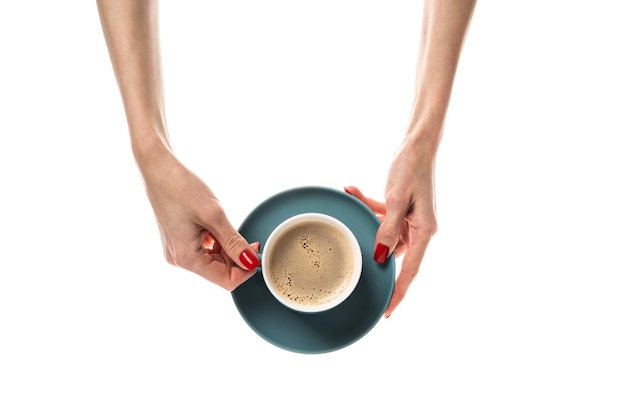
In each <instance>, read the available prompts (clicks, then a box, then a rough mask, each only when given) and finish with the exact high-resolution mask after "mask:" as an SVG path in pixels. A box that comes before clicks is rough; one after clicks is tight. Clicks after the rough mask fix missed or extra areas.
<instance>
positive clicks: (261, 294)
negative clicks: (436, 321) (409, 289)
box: [232, 187, 395, 354]
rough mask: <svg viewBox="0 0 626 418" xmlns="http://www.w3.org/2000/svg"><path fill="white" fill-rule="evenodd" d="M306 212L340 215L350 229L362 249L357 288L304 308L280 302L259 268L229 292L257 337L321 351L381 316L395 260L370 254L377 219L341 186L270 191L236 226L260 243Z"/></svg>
mask: <svg viewBox="0 0 626 418" xmlns="http://www.w3.org/2000/svg"><path fill="white" fill-rule="evenodd" d="M306 212H319V213H324V214H327V215H330V216H333V217H335V218H337V219H339V220H340V221H341V222H343V223H344V224H346V226H347V227H348V228H350V229H351V230H352V232H353V233H354V235H355V236H356V238H357V240H358V241H359V245H360V246H361V252H362V253H363V271H362V274H361V279H360V280H359V284H358V285H357V287H356V289H355V290H354V292H353V293H352V295H350V297H348V299H346V300H345V301H344V302H343V303H342V304H340V305H339V306H337V307H335V308H333V309H330V310H328V311H325V312H321V313H302V312H297V311H294V310H292V309H289V308H287V307H286V306H284V305H282V304H281V303H280V302H278V301H277V300H276V299H275V298H274V297H273V296H272V294H271V293H270V291H269V290H268V289H267V287H266V285H265V283H264V281H263V277H262V275H261V272H260V271H258V272H257V273H256V274H255V275H254V276H253V277H252V278H250V279H249V280H248V281H246V282H245V283H243V284H242V285H241V286H239V287H238V288H237V289H235V290H234V291H233V292H232V296H233V300H234V302H235V305H236V307H237V309H238V310H239V313H240V314H241V316H242V317H243V319H244V320H245V321H246V323H247V324H248V325H249V326H250V328H252V329H253V330H254V331H255V332H256V333H257V334H258V335H259V336H260V337H262V338H264V339H265V340H266V341H268V342H270V343H271V344H274V345H275V346H277V347H280V348H283V349H285V350H289V351H294V352H298V353H309V354H319V353H326V352H330V351H335V350H339V349H341V348H344V347H347V346H348V345H350V344H352V343H354V342H356V341H357V340H359V339H360V338H361V337H363V336H364V335H365V334H367V333H368V332H369V331H370V330H371V329H372V328H373V327H374V326H375V325H376V323H377V322H378V321H379V320H380V318H381V317H382V315H383V313H384V311H385V308H386V307H387V304H388V303H389V300H390V299H391V293H392V292H393V285H394V280H395V261H394V258H393V257H390V258H389V259H388V260H387V262H386V263H385V264H382V265H381V264H379V263H377V262H375V261H374V260H373V254H374V239H375V237H376V231H377V230H378V226H379V225H380V221H379V220H378V218H377V217H376V215H374V213H373V212H372V211H371V210H370V209H369V208H368V207H367V206H365V205H364V204H363V203H362V202H361V201H360V200H358V199H356V198H355V197H353V196H351V195H349V194H347V193H345V192H343V191H339V190H335V189H330V188H324V187H302V188H296V189H291V190H287V191H284V192H282V193H279V194H277V195H274V196H272V197H270V198H269V199H267V200H266V201H264V202H263V203H261V204H260V205H259V206H257V207H256V208H255V209H254V210H253V211H252V212H251V213H250V214H249V215H248V217H247V218H246V219H245V220H244V222H243V223H242V224H241V227H240V228H239V232H240V233H241V234H242V235H243V236H244V237H245V238H246V239H247V240H248V242H256V241H258V242H260V243H261V250H263V243H264V242H265V240H266V239H267V237H268V236H269V235H270V233H271V232H272V230H273V229H274V228H275V227H276V226H277V225H279V224H280V223H281V222H282V221H284V220H285V219H287V218H290V217H292V216H294V215H298V214H300V213H306Z"/></svg>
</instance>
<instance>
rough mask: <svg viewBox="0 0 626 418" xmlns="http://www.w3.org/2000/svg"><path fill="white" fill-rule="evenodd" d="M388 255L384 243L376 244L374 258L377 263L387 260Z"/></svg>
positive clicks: (387, 249)
mask: <svg viewBox="0 0 626 418" xmlns="http://www.w3.org/2000/svg"><path fill="white" fill-rule="evenodd" d="M388 255H389V247H387V246H386V245H384V244H380V243H379V244H378V245H377V246H376V251H375V252H374V260H375V261H376V262H377V263H380V264H383V263H384V262H385V261H387V256H388Z"/></svg>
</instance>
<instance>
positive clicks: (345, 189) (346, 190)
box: [343, 187, 352, 196]
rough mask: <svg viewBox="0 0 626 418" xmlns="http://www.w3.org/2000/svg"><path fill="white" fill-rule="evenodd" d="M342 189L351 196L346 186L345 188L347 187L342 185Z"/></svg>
mask: <svg viewBox="0 0 626 418" xmlns="http://www.w3.org/2000/svg"><path fill="white" fill-rule="evenodd" d="M343 191H344V192H346V193H348V194H349V195H351V196H352V193H350V190H348V188H347V187H344V188H343Z"/></svg>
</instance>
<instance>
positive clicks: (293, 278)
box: [268, 222, 354, 305]
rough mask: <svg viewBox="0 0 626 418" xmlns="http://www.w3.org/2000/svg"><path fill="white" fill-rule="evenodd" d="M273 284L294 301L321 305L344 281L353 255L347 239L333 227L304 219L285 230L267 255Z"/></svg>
mask: <svg viewBox="0 0 626 418" xmlns="http://www.w3.org/2000/svg"><path fill="white" fill-rule="evenodd" d="M268 267H269V272H270V276H271V280H272V282H273V284H274V286H275V288H276V289H277V290H278V291H279V292H281V293H282V294H283V295H285V296H286V297H287V298H289V299H290V300H292V301H293V302H295V303H298V304H301V305H321V304H324V303H327V302H329V301H331V300H333V299H334V298H336V297H337V296H338V295H339V294H340V293H341V292H342V291H343V289H344V288H345V287H346V286H347V285H348V282H349V280H350V277H351V276H352V272H353V270H354V256H353V254H352V250H351V247H350V243H349V242H348V240H347V239H346V238H345V237H344V236H343V235H342V234H341V233H340V232H339V231H338V230H337V229H335V228H334V227H332V226H330V225H326V224H323V223H320V222H308V223H303V224H299V225H297V226H294V227H292V228H290V229H288V230H287V231H285V232H284V233H283V234H282V235H281V236H280V237H279V238H278V240H277V241H276V243H275V245H274V247H273V249H272V253H271V254H270V257H269V266H268Z"/></svg>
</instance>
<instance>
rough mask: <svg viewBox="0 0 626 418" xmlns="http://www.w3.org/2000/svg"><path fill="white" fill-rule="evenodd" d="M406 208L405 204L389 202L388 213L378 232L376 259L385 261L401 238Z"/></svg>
mask: <svg viewBox="0 0 626 418" xmlns="http://www.w3.org/2000/svg"><path fill="white" fill-rule="evenodd" d="M405 216H406V209H405V208H404V207H403V206H396V205H391V204H389V203H388V204H387V215H386V216H385V219H384V220H383V222H382V223H381V224H380V226H379V227H378V231H377V232H376V241H375V242H376V244H375V246H374V248H375V250H374V260H375V261H376V262H377V263H381V264H382V263H384V262H385V261H386V260H387V258H388V257H389V255H390V254H391V253H392V252H393V250H394V249H395V248H396V245H397V244H398V241H399V240H400V234H401V233H402V226H403V225H404V218H405Z"/></svg>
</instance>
